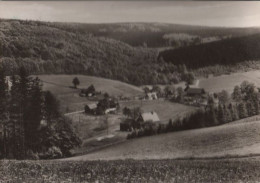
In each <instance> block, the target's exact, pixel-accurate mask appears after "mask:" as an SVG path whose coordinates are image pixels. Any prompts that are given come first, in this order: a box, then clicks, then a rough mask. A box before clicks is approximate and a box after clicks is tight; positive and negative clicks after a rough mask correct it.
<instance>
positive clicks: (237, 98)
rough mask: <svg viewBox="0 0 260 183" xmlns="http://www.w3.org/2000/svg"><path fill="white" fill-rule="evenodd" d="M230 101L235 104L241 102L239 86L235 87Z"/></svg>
mask: <svg viewBox="0 0 260 183" xmlns="http://www.w3.org/2000/svg"><path fill="white" fill-rule="evenodd" d="M232 99H233V100H234V101H236V102H241V100H242V93H241V89H240V87H239V86H235V87H234V90H233V93H232Z"/></svg>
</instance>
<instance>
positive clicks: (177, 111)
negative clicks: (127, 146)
mask: <svg viewBox="0 0 260 183" xmlns="http://www.w3.org/2000/svg"><path fill="white" fill-rule="evenodd" d="M140 103H141V101H127V102H120V106H121V110H120V111H119V112H118V113H117V114H110V115H107V120H108V125H109V128H108V130H106V127H105V123H104V121H105V119H106V116H94V115H87V114H85V113H77V114H71V115H68V117H69V118H70V119H72V121H73V127H74V129H75V132H76V133H77V134H78V135H79V137H80V138H81V139H82V141H83V145H82V147H80V148H77V149H75V150H74V153H76V154H79V153H86V152H89V151H91V150H94V149H96V148H100V147H103V146H106V145H108V144H111V143H113V144H114V143H117V142H122V141H124V140H125V139H126V136H127V132H120V131H119V130H120V129H119V127H120V122H122V121H123V120H124V119H125V116H124V115H123V114H122V109H123V108H124V107H125V106H127V107H130V108H132V107H136V106H139V105H140V106H141V108H142V110H143V111H144V112H149V111H156V112H157V113H158V116H159V118H160V119H161V122H162V123H167V122H168V121H169V119H170V118H172V119H174V118H177V117H181V116H184V115H186V114H187V113H190V112H192V111H194V110H196V108H194V107H189V106H185V105H182V104H177V103H172V102H168V101H163V100H154V101H142V105H141V104H140ZM107 135H113V138H110V139H108V138H106V139H104V140H101V141H100V140H97V139H98V138H100V137H105V136H107Z"/></svg>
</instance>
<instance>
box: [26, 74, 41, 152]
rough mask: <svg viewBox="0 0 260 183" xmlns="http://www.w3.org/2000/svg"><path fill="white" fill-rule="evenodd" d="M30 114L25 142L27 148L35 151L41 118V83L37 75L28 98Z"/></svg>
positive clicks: (37, 144)
mask: <svg viewBox="0 0 260 183" xmlns="http://www.w3.org/2000/svg"><path fill="white" fill-rule="evenodd" d="M28 102H29V109H30V114H28V116H27V123H28V126H27V133H28V134H26V136H27V139H26V140H27V144H28V148H29V149H31V150H33V151H37V148H38V146H39V135H38V132H39V129H40V125H41V121H42V119H43V102H44V101H43V95H42V84H41V81H40V79H39V78H38V77H36V78H35V79H33V81H32V87H31V91H30V98H29V101H28Z"/></svg>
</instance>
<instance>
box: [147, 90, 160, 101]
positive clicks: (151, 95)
mask: <svg viewBox="0 0 260 183" xmlns="http://www.w3.org/2000/svg"><path fill="white" fill-rule="evenodd" d="M145 99H147V100H157V99H158V97H157V93H156V92H148V93H146V95H145Z"/></svg>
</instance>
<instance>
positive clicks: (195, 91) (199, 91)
mask: <svg viewBox="0 0 260 183" xmlns="http://www.w3.org/2000/svg"><path fill="white" fill-rule="evenodd" d="M184 91H185V92H186V95H187V96H190V97H196V96H197V97H201V96H203V95H204V94H206V92H205V90H204V89H203V88H191V87H189V86H187V87H186V88H185V90H184Z"/></svg>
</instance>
